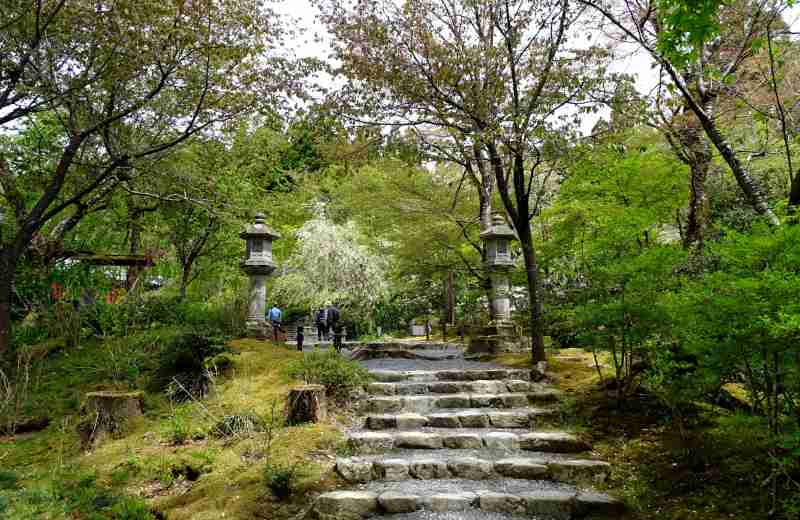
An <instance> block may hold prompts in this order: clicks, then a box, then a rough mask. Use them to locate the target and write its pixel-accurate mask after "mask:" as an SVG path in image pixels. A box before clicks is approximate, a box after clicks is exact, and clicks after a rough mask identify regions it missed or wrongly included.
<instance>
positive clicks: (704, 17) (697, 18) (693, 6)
mask: <svg viewBox="0 0 800 520" xmlns="http://www.w3.org/2000/svg"><path fill="white" fill-rule="evenodd" d="M657 5H658V8H659V22H660V23H661V24H662V25H663V29H662V30H661V31H660V32H659V34H658V37H659V38H658V48H659V50H660V51H661V52H662V53H663V54H664V55H666V56H668V57H669V58H670V59H671V60H672V61H673V62H675V63H677V64H678V65H680V66H683V65H686V64H687V63H688V62H689V61H692V60H695V59H697V58H698V57H699V56H700V52H701V51H702V48H703V46H704V45H705V44H706V43H708V42H710V41H711V40H712V39H713V38H714V37H715V36H717V35H718V34H719V32H720V20H719V10H720V8H721V7H722V6H723V5H724V2H723V1H722V0H659V1H658V2H657Z"/></svg>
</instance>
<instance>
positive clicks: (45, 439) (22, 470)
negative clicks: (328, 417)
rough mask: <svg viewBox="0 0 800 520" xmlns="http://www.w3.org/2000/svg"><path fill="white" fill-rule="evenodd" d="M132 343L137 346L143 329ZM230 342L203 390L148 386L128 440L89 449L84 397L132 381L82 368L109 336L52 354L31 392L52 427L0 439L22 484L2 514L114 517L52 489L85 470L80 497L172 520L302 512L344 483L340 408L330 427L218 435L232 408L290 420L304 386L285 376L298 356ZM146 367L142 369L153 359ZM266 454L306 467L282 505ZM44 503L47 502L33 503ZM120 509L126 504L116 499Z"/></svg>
mask: <svg viewBox="0 0 800 520" xmlns="http://www.w3.org/2000/svg"><path fill="white" fill-rule="evenodd" d="M131 343H132V344H137V345H139V346H141V342H138V343H137V340H136V338H132V339H131ZM145 343H147V342H145ZM230 346H231V348H232V349H233V351H234V353H233V354H232V355H230V359H231V364H230V366H229V367H228V368H227V369H226V371H225V374H224V375H222V374H219V375H218V376H217V377H216V378H215V380H214V383H213V384H212V389H211V392H210V395H209V397H208V398H207V399H205V400H203V401H196V400H190V401H189V402H187V403H184V404H181V405H174V404H171V403H169V401H168V400H167V399H166V398H165V397H164V396H163V395H162V394H153V393H147V394H145V416H144V417H143V420H141V421H137V422H136V424H135V425H134V426H133V428H132V429H131V431H129V432H127V433H126V434H125V435H124V437H121V438H113V439H108V440H106V441H104V442H103V443H101V444H100V445H99V446H98V447H96V448H95V449H94V450H92V451H91V452H88V453H85V452H82V451H81V448H80V443H79V441H78V436H77V433H76V431H75V426H76V424H77V421H78V418H79V415H78V411H79V404H80V402H81V400H82V396H83V394H84V393H85V392H88V391H106V390H109V389H112V388H119V389H123V387H124V385H120V384H118V383H117V382H115V381H113V380H109V379H108V378H107V377H98V374H101V373H102V374H105V373H107V372H104V368H105V367H102V366H98V365H97V363H95V364H94V365H91V366H96V367H97V370H81V369H80V368H79V367H87V366H90V363H91V359H92V357H93V356H100V355H103V353H104V352H105V351H107V350H108V349H109V348H110V347H109V345H106V344H102V343H100V342H93V343H91V344H87V345H84V346H83V347H82V348H81V349H80V350H79V351H77V352H69V353H67V352H60V353H58V354H56V355H53V356H52V359H49V360H48V361H47V364H46V365H45V366H44V367H43V368H42V377H43V380H42V382H41V384H39V385H37V386H36V389H35V392H34V395H33V396H32V399H31V401H32V402H33V403H40V405H41V407H42V408H44V409H46V410H47V413H48V414H49V415H50V416H51V418H52V419H53V420H52V423H51V425H50V427H48V428H47V430H45V431H43V432H38V433H34V434H28V435H24V436H17V437H6V438H2V439H0V465H2V466H3V468H4V469H5V468H9V471H13V472H14V475H13V476H14V480H15V482H18V484H16V486H18V487H17V488H16V489H14V490H0V507H5V508H6V510H5V511H4V513H5V514H9V515H11V516H9V518H33V517H36V518H53V519H62V518H63V519H67V518H77V517H81V518H83V517H86V514H90V515H91V514H96V515H98V516H96V517H97V518H116V517H118V516H114V515H118V514H119V513H118V512H112V509H111V507H112V506H109V507H106V508H105V509H102V508H100V509H98V508H96V507H95V505H93V504H94V502H92V501H91V500H90V501H89V502H87V503H86V504H84V505H81V506H80V507H78V506H75V507H77V509H75V507H68V506H67V501H66V499H65V498H64V494H63V493H58V492H51V490H52V489H53V485H54V483H56V482H58V481H63V482H69V481H72V480H75V479H78V480H77V481H80V479H81V478H83V477H82V475H87V474H90V475H91V490H94V491H92V492H91V493H90V492H89V491H85V490H84V491H81V494H82V495H81V496H83V495H86V496H88V495H90V494H92V493H94V495H98V496H99V495H103V496H105V495H106V494H110V495H109V496H111V495H113V496H115V497H117V496H119V497H131V498H130V500H132V501H133V502H131V504H145V505H146V506H147V507H148V508H152V509H153V510H157V511H159V512H161V513H163V514H164V515H166V517H167V518H169V519H170V520H173V519H177V520H180V519H201V520H202V519H206V518H207V519H212V518H213V519H217V518H233V519H245V518H273V519H275V520H279V519H282V518H289V517H291V516H294V515H296V514H297V513H298V512H301V511H302V510H303V508H305V507H307V506H308V505H310V503H311V501H310V500H309V494H313V493H317V492H321V491H324V490H327V489H329V488H330V487H332V486H333V485H335V484H336V480H335V478H334V476H333V472H332V471H331V469H332V466H333V461H334V458H335V455H334V453H335V450H336V448H337V446H338V445H339V443H340V441H341V433H340V431H339V429H338V428H337V426H336V424H335V423H336V421H337V420H338V419H339V418H338V417H335V416H334V417H333V418H332V422H331V423H328V424H317V425H301V426H294V427H289V428H283V427H279V428H273V429H272V431H271V434H270V433H267V432H255V433H249V434H243V435H235V436H232V437H231V436H228V437H218V436H214V435H211V434H210V433H211V429H212V428H213V425H214V424H216V423H218V422H219V421H220V420H221V419H222V418H223V417H225V416H226V415H242V414H248V415H253V416H257V417H259V418H261V419H262V420H263V421H264V422H265V424H266V423H269V422H270V421H273V420H274V419H278V418H280V417H282V414H283V407H284V404H285V397H286V394H287V393H288V390H289V388H290V387H291V386H292V385H295V384H298V381H294V380H292V379H291V378H290V377H289V376H288V375H287V366H288V364H289V363H290V362H291V361H293V360H296V359H299V358H300V357H301V356H302V354H301V353H298V352H296V351H294V350H290V349H288V348H285V347H283V346H278V345H273V344H271V343H269V342H262V341H255V340H247V339H243V340H237V341H233V342H231V344H230ZM142 370H143V374H142V377H144V376H146V374H147V372H148V370H151V368H149V367H145V368H143V369H142ZM44 378H46V380H45V379H44ZM343 420H344V419H343ZM270 438H271V449H269V450H268V444H269V443H270V441H268V439H270ZM178 441H179V442H178ZM268 457H271V461H272V462H273V463H275V464H300V465H302V468H303V470H304V471H303V472H302V478H301V480H300V482H299V485H298V487H299V489H300V492H299V493H298V494H297V495H296V497H294V498H292V499H290V500H288V501H286V502H277V501H275V500H273V499H272V497H271V495H270V493H269V492H268V491H267V490H266V488H265V486H264V484H263V478H262V473H263V470H264V467H265V465H266V463H267V459H268ZM86 485H88V484H86ZM81 489H83V488H81ZM87 489H88V488H87ZM37 490H38V491H37ZM94 495H93V496H94ZM37 497H38V498H37ZM37 500H38V501H39V502H40V504H39V505H35V507H34V505H32V504H34V502H36V501H37ZM125 500H128V499H125ZM137 500H138V502H137ZM97 503H98V504H100V505H104V504H105V501H104V499H103V500H101V499H98V501H97ZM42 504H44V505H42ZM82 504H83V503H82ZM123 506H124V507H129V505H127V503H125V504H123V505H122V506H115V507H123ZM98 507H99V506H98ZM130 507H133V506H130ZM137 507H138V506H137ZM87 508H88V509H87ZM92 508H94V509H92ZM30 511H36V513H35V514H34V513H31V512H30ZM145 513H146V510H145ZM31 514H33V515H34V516H30V515H31ZM76 514H77V515H78V516H75V515H76ZM14 515H17V516H14ZM25 515H28V516H25ZM0 516H2V514H0ZM91 517H92V518H95V516H91ZM137 518H138V517H137Z"/></svg>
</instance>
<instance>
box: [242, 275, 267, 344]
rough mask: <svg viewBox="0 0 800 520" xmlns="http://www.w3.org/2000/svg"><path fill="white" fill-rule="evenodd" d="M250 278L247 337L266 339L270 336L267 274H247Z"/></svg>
mask: <svg viewBox="0 0 800 520" xmlns="http://www.w3.org/2000/svg"><path fill="white" fill-rule="evenodd" d="M247 275H248V277H249V278H250V291H249V292H248V313H247V322H246V327H247V336H248V337H251V338H259V339H265V338H268V337H269V336H270V334H269V330H268V327H267V320H266V312H267V305H266V301H267V274H266V273H247Z"/></svg>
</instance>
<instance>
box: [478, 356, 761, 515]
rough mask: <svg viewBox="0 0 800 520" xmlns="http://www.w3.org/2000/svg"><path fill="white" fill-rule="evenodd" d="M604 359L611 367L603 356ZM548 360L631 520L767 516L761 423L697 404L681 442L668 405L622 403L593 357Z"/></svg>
mask: <svg viewBox="0 0 800 520" xmlns="http://www.w3.org/2000/svg"><path fill="white" fill-rule="evenodd" d="M599 360H600V362H601V363H603V362H605V359H604V358H603V356H600V357H599ZM494 361H496V362H498V363H501V364H503V365H507V366H512V367H515V368H525V367H530V366H531V363H530V358H529V356H528V355H527V354H504V355H501V356H497V357H496V358H495V359H494ZM547 362H548V367H549V368H548V371H549V373H550V374H551V375H552V376H553V380H554V384H555V385H556V386H557V387H558V388H560V389H561V390H562V391H563V392H564V395H565V397H564V399H563V400H562V402H561V409H562V415H563V417H564V420H565V421H566V422H567V423H568V426H569V427H571V428H572V429H575V430H577V431H579V432H581V434H583V435H587V436H589V437H590V438H591V441H592V445H593V449H594V451H595V452H596V453H597V454H598V455H599V456H600V457H601V458H603V459H604V460H607V461H609V462H611V464H612V472H611V475H610V478H609V479H608V480H607V482H606V483H605V484H603V487H604V490H605V491H607V492H609V493H611V494H614V495H616V496H619V497H620V498H622V499H623V500H625V501H626V503H627V504H628V505H629V507H630V509H631V511H632V512H631V518H634V519H636V520H649V519H652V518H660V519H665V520H690V519H691V520H723V519H730V518H737V519H739V520H763V519H764V518H767V513H766V511H768V510H769V505H768V504H767V503H766V502H767V495H768V490H767V489H764V488H763V487H762V482H763V481H764V479H765V478H766V476H767V474H768V471H769V465H768V461H767V460H766V452H767V449H766V439H765V438H763V437H762V436H761V435H759V433H758V432H759V431H763V430H761V429H759V427H758V426H757V425H756V424H754V423H753V422H754V421H756V422H757V421H759V420H760V419H758V418H754V417H748V416H745V415H735V414H731V413H728V412H726V411H724V410H720V409H718V408H712V407H710V406H708V405H704V404H701V403H698V405H697V406H696V409H695V410H693V411H692V413H691V414H690V416H689V418H688V419H689V422H688V424H689V429H688V435H686V436H685V437H681V436H680V435H679V434H678V431H677V428H676V427H675V425H674V422H673V421H672V420H671V417H670V416H669V413H668V412H667V410H666V409H665V407H663V406H662V405H661V404H660V403H658V402H657V401H656V400H655V399H653V398H651V397H650V396H648V395H647V394H646V393H644V392H639V393H636V394H635V395H634V396H632V397H631V398H629V399H628V401H626V402H624V403H622V404H617V403H615V402H614V401H612V400H611V399H610V398H609V397H608V396H607V395H606V393H605V392H604V391H603V390H602V389H601V388H600V385H599V382H600V376H599V375H598V373H597V370H596V369H595V367H594V365H593V363H594V361H593V356H592V355H591V353H589V352H585V351H583V350H581V349H557V350H551V351H549V352H548V359H547ZM609 370H610V369H606V370H605V371H604V374H603V375H604V377H607V376H608V375H609Z"/></svg>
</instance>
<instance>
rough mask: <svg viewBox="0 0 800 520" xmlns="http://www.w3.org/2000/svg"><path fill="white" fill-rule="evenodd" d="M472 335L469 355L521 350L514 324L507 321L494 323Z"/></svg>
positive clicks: (468, 349) (468, 348)
mask: <svg viewBox="0 0 800 520" xmlns="http://www.w3.org/2000/svg"><path fill="white" fill-rule="evenodd" d="M476 332H477V334H475V335H472V336H470V338H469V346H468V347H467V355H473V356H481V355H495V354H503V353H506V352H520V351H521V350H524V347H521V346H520V342H519V338H518V337H517V336H516V334H515V331H514V326H513V325H510V324H507V323H493V324H490V325H488V326H486V327H483V328H482V329H481V330H479V331H476Z"/></svg>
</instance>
